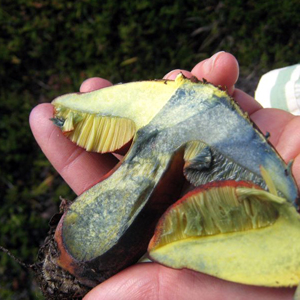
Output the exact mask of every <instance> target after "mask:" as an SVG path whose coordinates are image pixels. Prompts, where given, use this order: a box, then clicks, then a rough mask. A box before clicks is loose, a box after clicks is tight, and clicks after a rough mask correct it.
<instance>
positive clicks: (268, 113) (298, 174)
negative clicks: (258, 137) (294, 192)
mask: <svg viewBox="0 0 300 300" xmlns="http://www.w3.org/2000/svg"><path fill="white" fill-rule="evenodd" d="M251 119H252V120H253V121H254V122H255V124H256V125H257V126H258V127H259V128H260V130H261V131H262V132H263V133H264V134H265V133H266V132H269V133H270V138H269V140H270V142H271V143H272V144H273V146H274V147H275V148H276V150H277V151H278V153H279V154H280V156H281V157H282V158H283V160H284V161H285V162H286V163H289V162H290V161H291V160H294V163H293V168H292V172H293V175H294V177H295V180H296V182H297V184H298V186H299V187H300V132H299V128H300V117H298V116H294V115H292V114H290V113H289V112H286V111H283V110H280V109H275V108H264V109H260V110H257V111H256V112H254V113H253V114H252V115H251Z"/></svg>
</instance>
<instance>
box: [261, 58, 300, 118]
mask: <svg viewBox="0 0 300 300" xmlns="http://www.w3.org/2000/svg"><path fill="white" fill-rule="evenodd" d="M255 99H256V100H257V101H258V102H259V103H260V104H261V105H262V106H263V107H274V108H280V109H284V110H286V111H289V112H291V113H292V114H294V115H300V64H298V65H293V66H289V67H286V68H282V69H277V70H273V71H270V72H268V73H266V74H264V75H263V76H262V77H261V79H260V81H259V83H258V86H257V89H256V91H255Z"/></svg>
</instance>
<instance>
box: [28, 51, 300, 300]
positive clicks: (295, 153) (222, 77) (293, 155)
mask: <svg viewBox="0 0 300 300" xmlns="http://www.w3.org/2000/svg"><path fill="white" fill-rule="evenodd" d="M180 71H181V72H182V73H183V74H184V75H185V76H186V77H190V76H191V75H193V76H196V77H197V78H198V79H202V78H205V79H206V80H207V81H209V82H211V83H213V84H215V85H222V86H226V87H227V90H228V92H229V93H230V94H231V95H232V96H233V97H234V98H235V100H236V101H238V102H239V104H240V106H241V107H242V108H243V109H244V110H245V111H247V112H248V113H249V115H250V117H251V119H252V120H253V121H254V122H255V123H256V124H257V125H258V127H259V128H260V129H261V130H262V131H263V132H270V133H271V138H270V141H271V142H272V143H273V145H274V146H275V147H276V149H277V150H278V152H279V153H280V154H281V156H282V157H283V159H284V160H285V161H287V162H288V161H290V160H291V159H294V165H293V173H294V175H295V178H296V181H297V183H298V186H299V185H300V159H299V157H300V155H299V153H300V134H299V132H298V134H297V131H298V128H299V125H300V118H299V117H294V116H292V115H291V114H289V113H287V112H284V111H280V110H277V109H262V108H261V107H260V105H259V104H258V103H257V102H255V101H254V99H253V98H251V97H250V96H248V95H247V94H245V93H243V92H242V91H240V90H237V89H234V84H235V82H236V80H237V78H238V64H237V61H236V60H235V58H234V57H233V56H232V55H230V54H228V53H224V52H221V53H217V54H216V55H214V56H213V57H212V58H210V59H208V60H205V61H203V62H200V63H199V64H197V65H196V66H195V67H194V68H193V69H192V71H191V72H188V71H184V70H175V71H172V72H170V73H168V74H167V75H166V76H165V77H164V78H166V79H174V78H175V77H176V75H177V74H178V73H179V72H180ZM110 85H111V83H110V82H108V81H106V80H104V79H100V78H91V79H88V80H86V81H85V82H84V83H83V84H82V86H81V88H80V91H81V92H87V91H91V90H95V89H99V88H103V87H106V86H110ZM52 116H53V107H52V105H51V104H41V105H38V106H37V107H36V108H34V110H33V111H32V113H31V116H30V125H31V128H32V131H33V134H34V136H35V138H36V140H37V142H38V143H39V145H40V147H41V148H42V150H43V152H44V153H45V155H46V156H47V158H48V159H49V160H50V162H51V163H52V164H53V166H54V167H55V168H56V169H57V171H58V172H59V173H60V174H61V176H62V177H63V178H64V179H65V181H66V182H67V183H68V184H69V185H70V187H71V188H72V189H73V190H74V192H75V193H76V194H81V193H82V192H83V191H85V190H86V189H88V188H89V187H91V186H93V185H94V184H95V183H96V182H98V181H99V180H100V178H101V177H102V176H103V175H104V174H105V173H107V172H108V171H109V170H111V168H113V167H114V165H115V164H116V163H117V159H116V157H115V156H113V155H111V154H105V155H99V154H96V153H87V152H86V151H84V150H83V149H81V148H79V147H77V146H76V145H74V144H73V143H72V142H70V141H69V140H67V139H66V138H65V137H64V136H63V134H62V133H61V131H60V129H59V128H57V127H56V126H54V125H53V124H52V123H51V122H49V119H50V118H51V117H52ZM293 292H294V291H293V289H284V288H281V289H270V288H263V287H251V286H246V285H241V284H236V283H231V282H227V281H223V280H220V279H217V278H214V277H211V276H208V275H205V274H201V273H197V272H193V271H191V270H173V269H169V268H166V267H164V266H161V265H158V264H156V263H145V264H137V265H134V266H132V267H130V268H127V269H126V270H124V271H122V272H120V273H119V274H117V275H115V276H113V277H112V278H110V279H108V280H107V281H105V282H104V283H102V284H100V285H99V286H97V287H96V288H94V289H93V290H92V291H91V292H90V293H89V294H88V295H86V297H85V298H84V299H85V300H87V299H124V300H126V299H132V300H134V299H202V300H208V299H214V300H217V299H292V295H293Z"/></svg>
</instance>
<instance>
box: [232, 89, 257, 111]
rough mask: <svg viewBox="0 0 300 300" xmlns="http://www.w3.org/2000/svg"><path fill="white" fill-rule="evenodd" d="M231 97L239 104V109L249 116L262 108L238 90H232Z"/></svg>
mask: <svg viewBox="0 0 300 300" xmlns="http://www.w3.org/2000/svg"><path fill="white" fill-rule="evenodd" d="M232 97H233V99H234V100H235V101H236V102H237V103H238V104H239V106H240V107H241V109H242V110H243V111H245V112H247V113H248V114H249V115H252V114H254V113H255V112H256V111H258V110H260V109H262V106H261V105H260V104H259V103H258V102H257V101H256V100H254V98H253V97H251V96H250V95H248V94H246V93H245V92H243V91H241V90H239V89H235V90H234V92H233V94H232Z"/></svg>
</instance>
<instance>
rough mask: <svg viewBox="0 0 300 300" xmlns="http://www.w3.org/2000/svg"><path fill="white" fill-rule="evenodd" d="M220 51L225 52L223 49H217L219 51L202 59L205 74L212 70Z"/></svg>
mask: <svg viewBox="0 0 300 300" xmlns="http://www.w3.org/2000/svg"><path fill="white" fill-rule="evenodd" d="M222 53H225V51H219V52H217V53H215V54H214V55H213V56H212V57H210V58H209V59H207V60H205V61H204V63H203V70H204V72H205V73H206V74H209V73H210V72H211V71H212V69H213V68H214V66H215V63H216V61H217V59H218V58H219V56H220V55H221V54H222Z"/></svg>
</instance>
